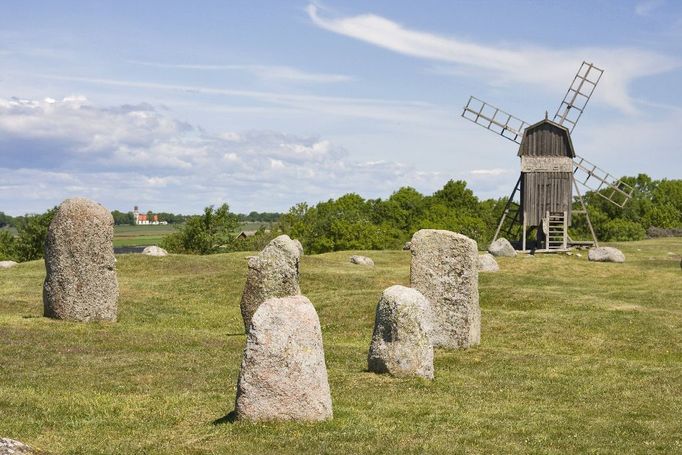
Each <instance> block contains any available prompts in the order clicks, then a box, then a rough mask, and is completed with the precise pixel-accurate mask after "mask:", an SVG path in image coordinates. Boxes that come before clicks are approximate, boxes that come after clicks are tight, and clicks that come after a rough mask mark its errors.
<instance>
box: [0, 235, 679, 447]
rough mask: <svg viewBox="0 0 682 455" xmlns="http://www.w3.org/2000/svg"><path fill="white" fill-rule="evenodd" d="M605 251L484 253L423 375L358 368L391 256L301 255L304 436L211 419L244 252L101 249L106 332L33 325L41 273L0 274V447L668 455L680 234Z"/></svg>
mask: <svg viewBox="0 0 682 455" xmlns="http://www.w3.org/2000/svg"><path fill="white" fill-rule="evenodd" d="M618 246H619V247H620V248H622V250H623V251H624V253H625V254H626V257H627V262H626V263H625V264H606V263H589V262H588V261H587V260H586V257H585V255H583V257H581V258H578V257H576V256H570V257H569V256H558V255H555V256H538V257H534V258H523V257H519V258H515V259H506V258H504V259H502V260H500V261H499V262H500V266H501V269H502V270H501V272H500V273H498V274H485V275H481V277H480V301H481V308H482V319H483V328H482V342H481V345H480V346H479V347H476V348H473V349H469V350H465V351H443V350H437V351H436V358H435V371H436V378H435V380H434V381H432V382H429V381H425V380H417V379H395V378H391V377H388V376H382V375H375V374H371V373H367V372H366V371H365V370H366V356H367V348H368V346H369V341H370V337H371V333H372V326H373V321H374V309H375V305H376V303H377V299H378V297H379V295H380V293H381V291H382V290H383V289H384V288H386V287H388V286H389V285H392V284H408V281H409V260H410V255H409V253H407V252H403V251H383V252H364V253H363V252H360V253H361V254H367V255H369V256H371V257H372V258H373V259H374V261H375V263H376V267H375V268H373V269H367V268H363V267H360V266H353V265H351V264H349V263H348V258H349V256H350V254H352V253H351V252H340V253H332V254H323V255H316V256H305V257H303V260H302V264H301V287H302V291H303V293H304V294H306V295H307V296H308V297H309V298H310V299H311V301H312V302H313V304H314V305H315V306H316V308H317V311H318V313H319V316H320V320H321V323H322V331H323V337H324V344H325V352H326V361H327V366H328V369H329V379H330V385H331V390H332V398H333V403H334V419H333V420H332V421H329V422H325V423H320V424H293V423H288V424H282V423H280V424H277V423H272V424H250V423H244V422H237V423H229V422H226V420H227V419H222V420H221V418H223V417H224V416H226V415H227V414H228V413H229V412H230V411H232V409H233V405H234V398H235V390H236V380H237V375H238V372H239V365H240V361H241V355H242V349H243V344H244V340H245V337H244V335H243V327H242V322H241V317H240V313H239V298H240V295H241V292H242V287H243V284H244V280H245V276H246V260H245V256H247V254H246V253H235V254H225V255H216V256H209V257H198V256H168V257H163V258H155V257H148V256H142V255H124V256H119V257H118V263H117V268H118V276H119V282H120V289H121V296H120V302H119V322H117V323H114V324H104V323H103V324H77V323H68V322H61V321H54V320H48V319H45V318H42V317H41V314H42V304H41V284H42V280H43V278H44V267H43V264H42V261H37V262H30V263H23V264H19V265H18V266H17V267H15V268H13V269H9V270H5V271H0V337H1V339H2V343H0V363H1V364H2V368H1V369H0V436H4V437H10V438H14V439H19V440H21V441H24V442H27V443H30V444H33V445H35V446H38V447H40V448H43V449H46V450H50V451H52V452H53V453H82V454H93V453H108V454H132V453H159V454H162V453H190V454H200V453H215V454H224V453H230V454H233V453H234V454H237V453H249V454H260V453H263V454H267V453H302V452H310V453H342V454H349V453H543V454H544V453H554V454H565V453H681V452H682V424H681V422H682V270H680V265H679V262H680V256H679V254H680V253H682V239H662V240H651V241H643V242H632V243H627V244H622V245H618ZM669 252H672V253H676V254H678V255H671V254H668V253H669ZM222 422H225V423H222Z"/></svg>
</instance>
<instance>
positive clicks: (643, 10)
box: [635, 0, 665, 16]
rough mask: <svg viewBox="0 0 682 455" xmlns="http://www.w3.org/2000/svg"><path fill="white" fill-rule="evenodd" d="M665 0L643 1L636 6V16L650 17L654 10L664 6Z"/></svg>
mask: <svg viewBox="0 0 682 455" xmlns="http://www.w3.org/2000/svg"><path fill="white" fill-rule="evenodd" d="M664 3H665V2H664V1H663V0H643V1H641V2H638V3H637V4H636V5H635V14H637V15H638V16H648V15H649V14H651V13H652V12H653V11H654V10H657V9H658V8H660V7H661V6H663V4H664Z"/></svg>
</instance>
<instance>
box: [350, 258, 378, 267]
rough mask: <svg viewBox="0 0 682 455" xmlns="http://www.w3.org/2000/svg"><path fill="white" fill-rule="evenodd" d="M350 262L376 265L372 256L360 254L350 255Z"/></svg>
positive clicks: (370, 265)
mask: <svg viewBox="0 0 682 455" xmlns="http://www.w3.org/2000/svg"><path fill="white" fill-rule="evenodd" d="M350 263H351V264H357V265H366V266H369V267H374V261H373V260H372V259H371V258H368V257H367V256H358V255H354V256H351V257H350Z"/></svg>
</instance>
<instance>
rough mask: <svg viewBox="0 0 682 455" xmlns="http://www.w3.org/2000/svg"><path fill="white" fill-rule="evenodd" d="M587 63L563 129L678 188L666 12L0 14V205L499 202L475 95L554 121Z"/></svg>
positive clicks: (113, 9)
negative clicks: (590, 83)
mask: <svg viewBox="0 0 682 455" xmlns="http://www.w3.org/2000/svg"><path fill="white" fill-rule="evenodd" d="M583 60H588V61H591V62H593V63H594V64H596V65H597V66H599V67H601V68H603V69H605V71H606V72H605V74H604V77H603V79H602V81H601V82H600V84H599V86H598V87H597V90H596V91H595V94H594V96H593V99H592V100H591V101H590V105H589V106H588V108H587V110H586V113H585V114H584V115H583V117H582V119H581V120H580V122H579V124H578V126H577V127H576V129H575V131H574V133H573V143H574V145H575V147H576V151H577V153H578V154H579V155H581V156H584V157H586V158H587V159H589V160H591V161H593V162H595V163H596V164H598V165H600V166H601V167H603V168H605V169H606V170H608V171H610V172H612V173H613V174H615V175H618V176H621V175H635V174H637V173H640V172H644V173H647V174H649V175H651V176H653V177H655V178H664V177H667V178H682V146H681V145H680V143H681V141H680V138H679V137H680V136H679V134H680V133H679V131H680V128H681V127H682V3H680V2H677V1H670V0H668V1H665V0H648V1H647V0H644V1H632V2H627V1H610V2H606V1H590V2H580V1H572V2H523V1H515V2H505V1H501V2H496V1H477V2H474V1H471V2H454V1H421V2H410V1H404V2H398V1H373V2H359V1H358V2H351V1H345V2H340V1H333V0H329V1H324V2H308V1H300V2H299V1H291V2H284V1H270V2H266V1H253V0H252V1H230V2H224V1H215V2H209V1H202V2H186V1H182V2H179V1H178V2H175V1H163V2H162V1H158V2H154V1H135V2H128V1H115V2H114V1H111V2H103V1H99V2H96V1H90V2H76V1H70V2H57V1H54V2H38V1H26V0H23V1H14V0H6V1H4V2H2V3H0V68H1V70H2V71H0V172H1V174H0V175H2V178H1V179H0V211H4V212H6V213H10V214H15V215H16V214H21V213H25V212H39V211H43V210H45V209H47V208H49V207H51V206H54V205H56V204H58V203H59V202H60V201H61V200H63V199H65V198H67V197H72V196H78V195H80V196H87V197H91V198H93V199H95V200H97V201H99V202H101V203H103V204H104V205H105V206H107V207H108V208H110V209H119V210H129V209H130V208H131V207H132V206H133V205H139V206H140V207H141V208H142V209H143V210H148V209H150V210H155V211H173V212H182V213H195V212H198V211H200V210H201V209H202V208H203V207H204V206H206V205H209V204H220V203H222V202H228V203H229V204H230V206H231V207H232V209H233V210H235V211H241V212H248V211H251V210H258V211H273V210H278V211H284V210H287V209H288V208H289V207H290V206H292V205H293V204H295V203H297V202H301V201H307V202H309V203H316V202H317V201H319V200H325V199H328V198H330V197H337V196H339V195H341V194H344V193H346V192H357V193H359V194H361V195H363V196H365V197H386V196H388V195H390V193H391V192H392V191H394V190H395V189H397V188H399V187H401V186H413V187H415V188H417V189H418V190H420V191H422V192H425V193H431V192H432V191H434V190H436V189H438V188H440V187H441V186H442V185H443V184H444V183H445V182H446V181H447V180H448V179H451V178H454V179H465V180H467V181H468V182H469V184H470V186H471V187H472V188H473V189H474V191H475V192H476V194H477V195H479V196H480V197H499V196H503V195H506V194H508V193H509V191H510V190H511V187H512V186H513V184H514V182H515V181H516V178H517V173H518V169H519V163H518V158H517V157H516V147H515V144H513V143H511V142H509V141H506V140H504V139H502V138H500V137H496V136H495V135H493V134H492V133H490V132H487V131H485V130H484V129H482V128H480V127H479V126H476V125H474V124H472V123H470V122H467V121H466V120H464V119H462V118H461V117H460V114H461V108H462V106H463V105H464V104H465V103H466V101H467V99H468V97H469V96H470V95H475V96H477V97H479V98H482V99H483V100H485V101H488V102H489V103H492V104H494V105H496V106H498V107H501V108H502V109H505V110H506V111H508V112H510V113H512V114H514V115H515V116H517V117H520V118H521V119H523V120H526V121H527V122H530V123H534V122H535V121H537V120H539V119H540V118H542V116H544V113H545V110H547V111H549V113H550V115H552V114H553V113H554V112H555V111H556V109H557V107H558V105H559V102H560V101H561V99H562V98H563V96H564V93H565V90H566V89H567V88H568V86H569V84H570V82H571V81H572V78H573V76H574V74H575V72H576V71H577V69H578V67H579V66H580V64H581V62H582V61H583Z"/></svg>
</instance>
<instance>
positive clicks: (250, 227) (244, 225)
mask: <svg viewBox="0 0 682 455" xmlns="http://www.w3.org/2000/svg"><path fill="white" fill-rule="evenodd" d="M274 224H275V223H268V222H266V221H243V222H241V223H239V231H257V230H258V229H260V228H261V227H264V228H265V229H269V228H270V227H271V226H272V225H274Z"/></svg>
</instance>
